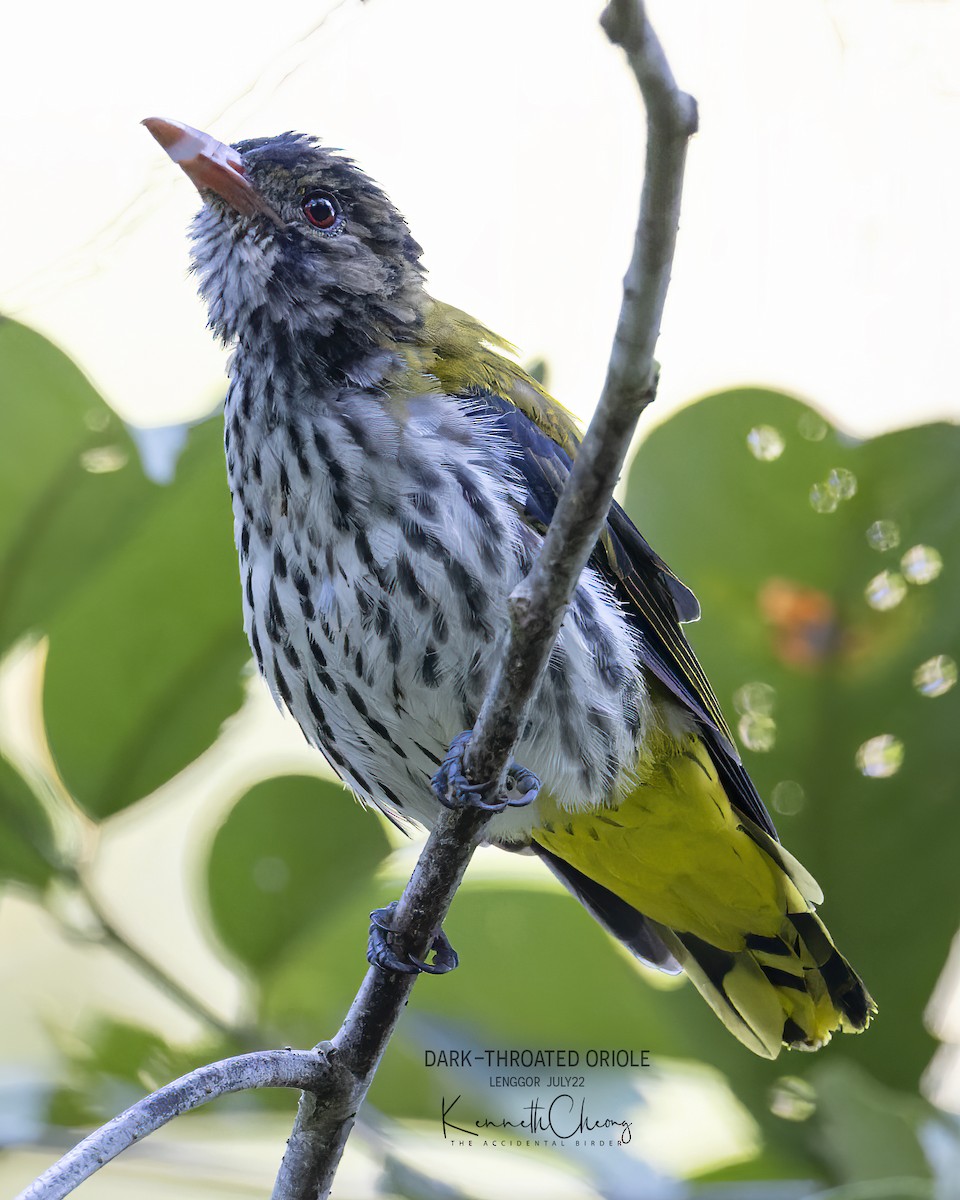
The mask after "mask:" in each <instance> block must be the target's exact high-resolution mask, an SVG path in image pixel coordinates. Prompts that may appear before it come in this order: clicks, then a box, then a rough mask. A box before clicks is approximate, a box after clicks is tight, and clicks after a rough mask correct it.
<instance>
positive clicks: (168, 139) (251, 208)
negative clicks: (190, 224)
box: [143, 117, 284, 225]
mask: <svg viewBox="0 0 960 1200" xmlns="http://www.w3.org/2000/svg"><path fill="white" fill-rule="evenodd" d="M143 124H144V125H145V126H146V127H147V129H148V130H149V131H150V133H152V134H153V136H154V137H155V138H156V139H157V141H158V142H159V143H160V145H161V146H162V147H163V148H164V150H166V152H167V154H169V155H170V157H171V158H172V159H173V161H174V162H175V163H176V164H177V165H178V166H180V167H182V168H183V170H184V171H185V172H186V173H187V175H188V176H189V177H190V179H191V180H192V181H193V183H194V184H195V185H196V187H197V189H198V190H199V191H201V192H203V191H211V192H216V194H217V195H218V196H219V197H220V198H221V199H223V200H226V202H227V203H228V204H229V205H230V207H231V208H233V209H235V210H236V211H237V212H238V213H241V214H242V215H243V216H246V217H252V216H255V215H257V214H258V213H259V214H262V215H263V216H267V217H269V218H270V219H271V220H272V221H273V222H275V224H277V225H283V224H284V221H283V218H282V217H281V216H280V215H279V213H277V212H276V211H275V210H274V209H273V208H271V206H270V205H269V204H268V203H267V202H266V200H264V199H263V197H262V196H261V195H260V194H259V192H258V191H257V190H256V188H254V186H253V184H251V182H250V180H249V179H248V177H247V172H246V168H245V167H244V165H243V159H242V158H241V157H240V155H239V154H238V153H237V152H236V150H234V149H233V147H232V146H227V145H225V144H224V143H223V142H218V141H217V139H216V138H214V137H211V136H210V134H209V133H202V132H201V131H200V130H199V129H192V128H191V127H190V126H189V125H183V124H182V123H181V122H180V121H167V120H165V119H164V118H163V117H147V119H146V120H145V121H144V122H143Z"/></svg>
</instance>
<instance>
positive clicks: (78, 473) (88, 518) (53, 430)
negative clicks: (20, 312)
mask: <svg viewBox="0 0 960 1200" xmlns="http://www.w3.org/2000/svg"><path fill="white" fill-rule="evenodd" d="M0 367H2V371H0V377H2V381H3V382H2V403H0V655H2V654H3V653H5V651H6V650H7V649H8V648H9V646H10V645H11V644H12V643H13V642H14V641H16V640H17V639H18V638H19V637H21V636H22V635H23V634H24V633H25V632H27V631H28V630H31V629H36V630H42V629H45V628H46V625H47V623H48V621H49V620H50V618H51V617H52V616H53V615H54V614H55V613H56V612H58V611H60V610H62V609H63V608H64V607H65V606H67V605H68V604H69V601H70V599H71V596H72V594H73V589H74V587H75V586H76V585H77V583H78V582H80V581H82V580H83V579H84V578H85V577H86V576H87V575H88V574H89V573H90V572H91V571H93V570H95V569H96V566H97V564H98V563H99V562H100V561H101V560H102V559H103V558H104V557H106V556H108V555H109V554H110V553H111V552H112V550H113V548H114V547H115V545H116V544H117V542H118V541H119V540H121V539H122V538H124V537H126V536H128V535H129V533H130V530H131V529H132V528H133V526H134V525H135V524H136V521H137V518H138V515H139V513H140V512H141V511H142V509H143V507H144V505H145V504H146V503H147V502H148V499H149V496H150V494H151V493H152V492H153V491H155V490H156V489H155V488H153V487H152V485H150V484H148V483H147V481H146V480H145V479H144V477H143V474H142V472H141V471H140V467H139V464H138V462H137V455H136V450H135V449H134V446H133V443H132V441H131V439H130V437H129V435H128V434H127V431H126V430H125V429H124V427H123V424H122V422H121V421H120V420H119V418H118V417H117V416H116V414H115V413H114V412H112V410H111V409H110V408H108V407H107V405H106V404H105V403H104V402H103V400H102V399H101V398H100V397H99V396H98V395H97V393H96V392H95V391H94V390H93V388H92V387H91V386H90V383H89V382H88V381H87V380H86V379H85V378H84V376H83V375H82V374H81V373H80V371H79V370H78V369H77V367H75V366H74V365H73V363H72V362H70V360H69V359H68V358H67V357H66V356H65V355H64V354H62V353H61V352H60V351H59V350H57V349H56V348H55V347H54V346H52V345H51V344H50V343H49V342H48V341H46V340H45V339H44V338H42V337H41V336H40V335H39V334H37V333H34V332H33V331H32V330H29V329H26V328H25V327H24V326H22V325H18V324H17V323H16V322H14V321H0Z"/></svg>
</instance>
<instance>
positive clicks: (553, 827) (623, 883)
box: [532, 735, 876, 1058]
mask: <svg viewBox="0 0 960 1200" xmlns="http://www.w3.org/2000/svg"><path fill="white" fill-rule="evenodd" d="M674 751H675V752H674V753H672V754H669V755H667V756H665V757H664V758H663V759H661V760H660V761H659V762H658V763H657V764H656V766H655V768H654V769H653V770H652V771H651V772H650V773H649V774H648V775H647V776H646V777H645V778H644V779H643V781H642V782H640V783H638V784H637V785H636V786H635V787H634V788H633V790H632V791H630V792H629V794H628V795H626V796H625V797H624V799H623V800H622V801H621V803H620V805H619V807H617V808H608V809H603V810H595V811H591V812H577V813H571V812H566V811H562V810H560V809H554V810H553V812H551V813H548V819H547V820H546V821H545V822H543V823H542V824H541V826H540V827H539V828H536V829H534V830H533V833H532V836H533V839H534V841H535V842H536V843H537V844H538V845H539V846H540V847H542V848H543V849H544V850H546V851H548V852H549V854H550V855H551V856H553V857H554V858H555V859H559V860H561V862H562V863H566V864H569V866H571V867H573V868H575V871H576V872H577V873H578V877H586V879H587V880H589V881H592V883H593V884H595V885H597V886H598V888H599V889H603V890H605V891H606V892H607V893H612V894H613V896H615V897H617V898H618V899H619V901H622V902H624V903H625V904H626V905H629V906H630V908H631V909H633V910H634V911H635V912H636V914H637V916H638V920H641V919H643V918H645V926H646V929H647V930H648V932H649V935H650V937H652V938H653V939H654V940H656V939H659V941H660V942H661V943H662V945H663V946H664V947H665V948H666V950H667V951H669V953H670V955H672V956H673V958H674V959H675V960H676V962H677V963H678V964H679V965H680V966H681V967H682V968H683V969H684V971H685V972H686V974H687V975H688V976H689V978H690V980H691V982H692V983H693V984H694V985H695V986H696V987H697V989H698V990H699V991H700V992H701V994H702V995H703V996H704V998H705V999H706V1001H707V1003H708V1004H709V1005H710V1007H711V1008H712V1009H713V1010H714V1012H716V1014H717V1016H719V1017H720V1019H721V1020H722V1021H723V1023H724V1024H725V1025H726V1026H727V1028H728V1029H729V1030H730V1032H731V1033H733V1034H734V1036H735V1037H737V1038H739V1039H740V1041H741V1042H743V1044H744V1045H745V1046H747V1047H748V1048H749V1049H751V1050H753V1051H754V1053H756V1054H759V1055H762V1056H763V1057H765V1058H776V1056H777V1055H778V1054H779V1052H780V1048H781V1045H787V1046H791V1047H794V1048H800V1049H811V1050H812V1049H816V1048H817V1047H819V1046H821V1045H823V1044H824V1043H825V1042H827V1041H829V1039H830V1035H831V1034H832V1033H833V1032H834V1031H836V1030H840V1031H842V1032H845V1033H854V1032H859V1031H860V1030H861V1029H864V1028H866V1026H867V1024H868V1023H869V1021H870V1018H871V1016H872V1015H873V1013H874V1012H875V1011H876V1006H875V1005H874V1003H873V1001H872V1000H871V998H870V996H869V995H868V993H867V992H866V990H865V988H864V986H863V984H862V982H861V981H860V979H859V978H858V976H857V975H856V973H855V972H854V971H853V970H852V969H851V967H850V965H849V964H848V963H847V961H846V960H845V959H844V958H843V956H842V955H841V954H840V953H839V952H838V950H837V949H836V947H835V946H834V944H833V941H832V940H831V938H830V935H829V933H828V932H827V930H826V928H825V927H824V925H823V923H822V921H821V920H820V918H819V917H818V916H817V915H816V913H815V912H814V909H813V905H814V904H816V903H819V901H820V900H821V899H822V894H821V893H820V889H819V887H818V886H817V884H816V882H815V880H813V878H812V877H811V876H810V875H809V874H808V873H807V871H805V870H804V868H803V867H802V866H801V865H800V864H799V863H798V862H797V861H796V859H794V858H793V857H792V856H791V855H790V854H788V853H787V852H786V851H785V850H784V849H783V847H782V846H781V845H780V843H779V842H777V841H776V840H775V839H773V838H772V837H770V836H769V835H768V834H766V833H764V832H763V831H762V830H761V829H759V828H758V827H757V826H755V825H754V824H753V822H751V821H750V820H748V819H747V818H745V817H744V816H742V815H741V814H739V813H738V812H736V811H735V810H734V809H733V808H732V806H731V804H730V802H729V800H728V798H727V795H726V793H725V792H724V790H723V786H722V784H721V782H720V780H719V778H718V775H717V772H716V769H715V767H714V765H713V762H712V760H711V758H710V755H709V753H708V751H707V748H706V747H705V746H704V744H703V743H702V742H701V741H700V739H699V738H697V737H695V736H693V735H688V736H687V737H686V738H685V739H684V740H683V742H682V743H675V744H674ZM558 874H560V875H561V878H562V877H563V871H562V870H561V871H558ZM575 890H576V891H577V892H578V893H579V894H580V895H581V898H584V897H583V892H584V889H583V886H582V885H581V886H579V887H577V888H576V889H575ZM587 899H589V898H587ZM589 906H590V907H592V908H593V909H594V911H596V909H597V905H596V904H594V905H589ZM640 914H642V918H641V916H640ZM611 927H612V926H611ZM614 932H617V930H616V929H614Z"/></svg>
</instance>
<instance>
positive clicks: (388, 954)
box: [367, 900, 460, 975]
mask: <svg viewBox="0 0 960 1200" xmlns="http://www.w3.org/2000/svg"><path fill="white" fill-rule="evenodd" d="M396 908H397V902H396V900H394V901H393V903H392V904H388V905H387V907H386V908H375V909H374V910H373V912H372V913H371V914H370V937H369V938H368V940H367V962H369V963H372V964H373V965H374V966H375V967H379V968H380V970H381V971H388V972H391V971H399V972H400V973H401V974H402V975H418V974H419V973H420V972H421V971H426V973H427V974H428V975H446V973H447V972H448V971H452V970H453V969H454V967H456V966H457V964H458V963H459V961H460V959H459V957H458V956H457V952H456V950H454V948H453V947H452V946H451V945H450V942H449V941H448V940H447V935H446V934H445V933H444V932H443V930H442V929H441V930H440V932H439V933H438V934H437V936H436V937H435V938H434V939H433V941H432V942H431V944H430V950H428V951H427V953H428V954H429V953H431V952H432V953H433V962H432V963H427V962H423V961H422V960H421V959H419V958H417V957H416V956H415V955H413V954H409V953H407V952H406V951H403V950H401V949H400V947H399V946H398V944H397V939H398V935H397V933H396V932H395V931H394V928H393V914H394V913H395V912H396Z"/></svg>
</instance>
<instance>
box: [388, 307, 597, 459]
mask: <svg viewBox="0 0 960 1200" xmlns="http://www.w3.org/2000/svg"><path fill="white" fill-rule="evenodd" d="M397 348H398V351H399V353H400V354H401V355H403V357H404V358H405V359H406V361H407V364H408V367H409V368H410V374H409V375H405V376H404V377H403V381H402V388H403V389H404V390H406V391H408V392H409V391H414V392H416V391H418V390H422V388H423V386H424V384H425V382H427V383H429V382H431V381H434V380H435V381H436V383H437V384H438V385H439V387H440V389H441V390H442V391H444V392H449V393H450V394H452V395H463V394H465V393H467V392H470V391H488V392H492V393H493V394H494V395H497V396H502V397H503V398H504V399H506V400H509V401H510V402H511V403H513V404H515V405H516V406H517V408H518V409H520V411H521V412H522V413H523V414H524V415H525V416H527V417H529V418H530V420H531V421H533V422H534V424H535V425H537V426H538V427H539V428H540V429H541V430H543V432H544V433H545V434H546V435H547V436H548V437H550V438H552V439H553V440H554V441H555V442H556V443H557V445H558V446H560V447H561V448H562V449H563V450H565V451H566V452H567V454H569V455H570V457H571V458H573V457H574V456H575V455H576V451H577V446H578V445H579V443H580V437H581V433H580V429H579V426H578V425H577V422H576V419H575V418H574V417H573V415H572V414H571V413H569V412H568V411H567V410H566V409H565V408H564V407H563V405H562V404H560V403H559V401H557V400H554V398H553V397H552V396H551V395H550V394H549V393H548V392H546V391H545V390H544V389H543V388H542V387H541V386H540V384H539V383H537V381H536V380H535V379H533V378H532V377H531V376H530V375H528V374H527V372H526V371H524V369H523V368H522V367H521V366H520V365H519V364H518V363H516V362H515V361H514V360H513V359H512V358H509V357H507V356H508V355H512V354H514V353H515V349H514V347H513V346H512V345H511V344H510V343H509V342H507V341H505V340H504V339H503V338H502V337H500V336H499V335H498V334H496V333H493V332H492V331H491V330H490V329H487V327H486V326H485V325H482V324H481V323H480V322H479V321H477V320H475V319H474V318H473V317H471V316H470V315H469V314H468V313H465V312H461V310H460V309H459V308H453V307H452V306H451V305H449V304H443V303H441V302H440V301H439V300H431V301H429V303H428V305H427V307H426V310H425V311H424V313H423V320H422V324H421V325H420V326H419V328H418V329H417V335H416V341H415V342H413V343H407V344H404V345H402V346H398V347H397ZM411 376H413V378H411Z"/></svg>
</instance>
